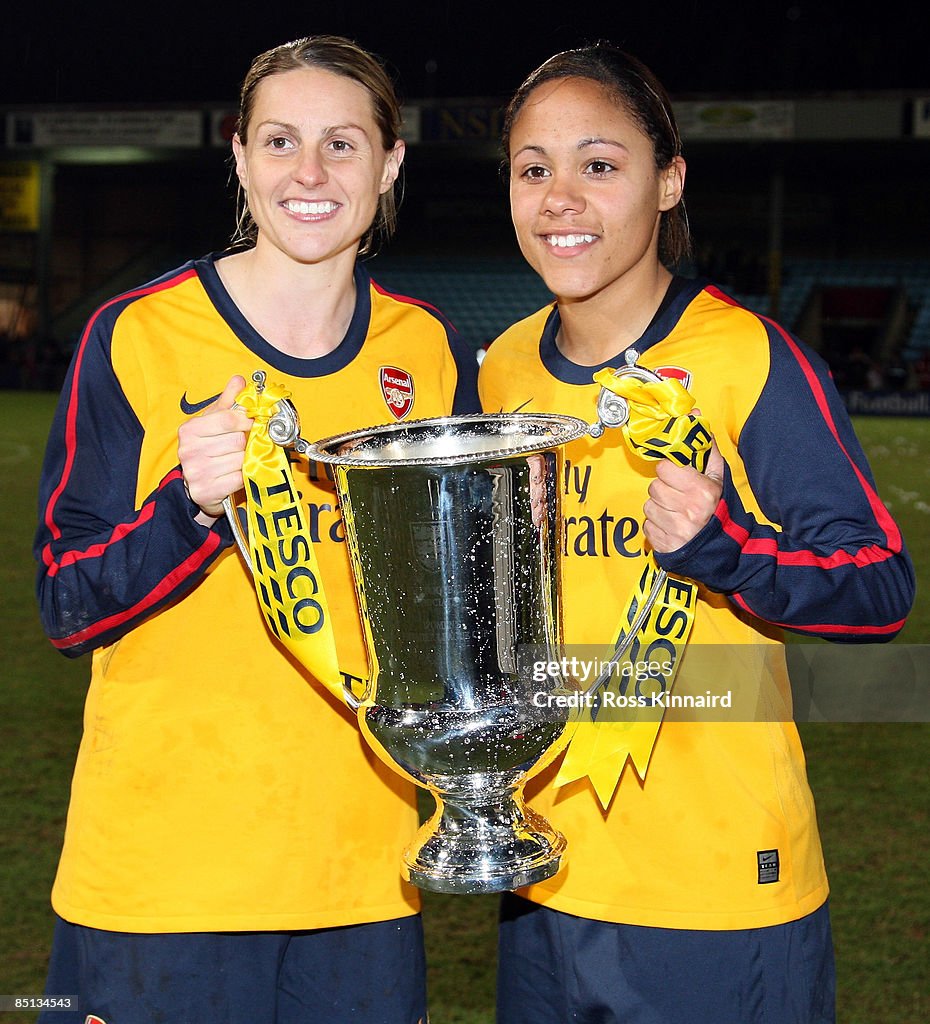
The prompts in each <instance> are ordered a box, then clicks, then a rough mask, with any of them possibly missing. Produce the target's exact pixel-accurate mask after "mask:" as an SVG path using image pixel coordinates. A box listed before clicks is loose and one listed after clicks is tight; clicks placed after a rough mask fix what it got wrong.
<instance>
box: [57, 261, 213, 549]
mask: <svg viewBox="0 0 930 1024" xmlns="http://www.w3.org/2000/svg"><path fill="white" fill-rule="evenodd" d="M196 276H197V271H196V270H194V269H193V268H192V269H190V270H185V271H184V273H182V274H178V275H177V277H172V278H169V279H168V280H166V281H162V282H161V283H160V284H155V285H150V286H148V287H146V288H137V289H136V290H135V291H131V292H124V293H123V294H122V295H117V296H116V297H115V298H112V299H110V301H109V302H105V303H104V304H103V305H102V306H101V307H100V308H99V309H98V310H97V312H96V313H94V315H93V316H92V317H91V318H90V320H89V321H88V322H87V326H86V327H85V328H84V333H83V334H82V335H81V340H80V343H79V345H78V354H77V358H76V360H75V363H74V374H73V375H72V378H71V393H70V395H69V396H68V412H67V414H66V416H65V465H64V469H63V470H62V474H61V480H60V481H59V484H58V486H57V487H56V488H55V490H54V491H52V494H51V496H50V497H49V499H48V504H47V505H46V506H45V513H44V517H43V518H44V520H45V525H46V526H47V527H48V531H49V533H50V534H51V536H52V540H58V538H59V537H60V536H61V530H60V528H59V527H58V524H57V523H56V522H55V505H56V504H57V503H58V499H59V498H60V497H61V495H62V493H63V492H64V489H65V487H66V486H67V483H68V479H69V477H70V476H71V470H72V469H73V467H74V457H75V453H76V452H77V415H78V391H79V388H78V382H79V380H80V375H81V366H82V364H83V362H84V351H85V349H86V347H87V339H88V338H89V337H90V332H91V331H92V330H93V327H94V325H95V324H96V322H97V319H98V318H99V317H100V315H101V314H102V313H104V312H105V311H106V310H107V309H109V308H110V307H111V306H112V305H114V304H115V303H117V302H125V301H126V300H127V299H137V298H140V297H142V296H144V295H154V294H155V293H156V292H160V291H164V290H165V289H166V288H173V287H175V286H176V285H179V284H182V283H183V282H184V281H187V280H188V279H189V278H191V277H196ZM42 559H43V561H44V562H45V563H46V564H47V565H51V564H52V563H53V561H54V558H53V557H52V555H51V545H50V544H49V545H46V547H45V550H44V551H43V552H42Z"/></svg>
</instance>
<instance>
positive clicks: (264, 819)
mask: <svg viewBox="0 0 930 1024" xmlns="http://www.w3.org/2000/svg"><path fill="white" fill-rule="evenodd" d="M355 281H356V288H357V305H356V311H355V316H354V318H353V320H352V323H351V325H350V327H349V329H348V331H347V333H346V336H345V338H344V340H343V341H342V343H341V344H340V345H339V346H338V347H337V348H336V349H335V350H334V351H333V352H332V353H330V354H329V355H327V356H325V357H322V358H319V359H297V358H293V357H290V356H287V355H284V354H282V353H280V352H279V351H277V350H276V349H274V348H273V347H272V346H270V345H269V344H268V343H267V342H266V341H265V340H264V339H263V338H261V337H260V336H259V335H258V334H257V333H256V332H255V331H254V330H253V329H252V327H251V326H250V325H249V324H248V323H247V322H246V320H245V319H244V318H243V316H242V315H241V313H240V312H239V311H238V309H237V308H236V307H235V306H234V304H233V303H232V301H231V300H230V298H229V296H228V294H227V293H226V291H225V289H224V288H223V285H222V283H221V281H220V279H219V276H218V275H217V272H216V268H215V265H214V258H212V257H210V258H206V259H202V260H198V261H195V262H193V263H191V264H188V265H186V266H185V267H182V268H180V269H179V270H178V271H175V272H173V273H171V274H169V275H166V276H165V277H164V278H162V279H160V280H159V281H157V282H154V283H153V284H151V285H148V286H145V287H143V288H140V289H138V290H137V291H135V292H131V293H128V294H126V295H124V296H120V297H118V298H117V299H114V300H113V301H112V302H111V303H108V304H107V305H106V306H105V307H103V308H102V309H101V310H100V311H99V312H98V313H97V314H96V315H95V316H94V318H93V319H92V320H91V322H90V324H89V325H88V328H87V330H86V332H85V335H84V337H83V338H82V340H81V343H80V345H79V348H78V350H77V352H76V355H75V359H74V362H73V365H72V368H71V371H70V373H69V376H68V379H67V381H66V384H65V389H64V392H63V395H62V399H61V403H60V406H59V410H58V414H57V415H56V419H55V423H54V425H53V429H52V437H51V443H50V445H49V452H48V455H47V458H46V463H45V467H44V471H43V479H42V486H41V490H42V493H41V523H40V527H39V533H38V536H37V541H36V550H37V555H38V557H39V560H40V567H41V568H40V580H39V594H40V602H41V606H42V611H43V617H44V621H45V624H46V628H47V630H48V632H49V634H50V636H51V638H52V640H53V643H55V644H56V646H58V647H59V648H61V649H62V650H63V651H65V653H70V654H76V653H81V652H83V651H85V650H89V649H93V650H94V654H93V670H92V680H91V684H90V690H89V693H88V697H87V703H86V711H85V718H84V736H83V740H82V743H81V747H80V752H79V754H78V760H77V766H76V770H75V775H74V782H73V788H72V796H71V805H70V809H69V813H68V822H67V828H66V834H65V840H64V849H63V853H62V857H61V862H60V866H59V870H58V875H57V878H56V881H55V886H54V891H53V904H54V907H55V910H56V911H57V912H58V914H60V915H61V916H62V917H63V918H65V919H66V920H68V921H72V922H76V923H79V924H84V925H89V926H92V927H95V928H103V929H110V930H120V931H133V932H158V931H231V930H282V929H307V928H320V927H328V926H335V925H345V924H355V923H361V922H365V921H374V920H388V919H391V918H394V917H400V916H404V915H407V914H410V913H413V912H415V911H416V910H417V908H418V896H417V893H416V890H414V889H413V888H412V887H410V886H408V885H406V884H405V883H403V882H402V880H401V876H400V863H401V854H402V850H403V848H404V845H405V844H406V843H407V842H408V841H409V840H410V838H411V837H412V835H413V833H414V831H415V830H416V827H417V813H416V808H415V800H414V792H413V788H412V787H411V786H409V785H408V784H407V783H405V782H403V781H401V779H400V778H399V777H398V776H397V775H395V774H394V773H392V772H391V771H390V770H389V769H388V768H387V767H385V766H384V765H383V764H382V763H381V762H380V761H379V760H378V758H377V757H375V756H374V755H373V754H372V753H371V751H370V750H369V749H368V748H367V746H366V745H365V743H364V741H363V740H362V738H361V736H360V733H359V730H358V727H357V723H356V721H355V719H354V716H353V715H352V714H351V713H349V712H348V710H347V709H346V708H345V707H344V706H341V705H339V704H338V702H337V701H336V700H334V699H333V698H332V697H331V696H330V695H329V694H328V692H327V691H326V690H325V689H324V688H323V687H322V686H321V685H320V684H318V683H317V682H316V680H314V679H312V678H309V677H308V676H307V675H306V674H304V673H303V672H302V671H301V670H300V669H299V667H298V666H297V665H296V664H295V663H294V662H293V661H292V660H291V659H290V658H289V657H288V656H287V655H286V654H285V653H284V651H283V649H282V648H281V647H280V646H279V645H278V644H277V643H276V642H275V641H274V640H273V638H272V637H271V635H270V633H269V632H268V630H267V629H266V626H265V623H264V621H263V618H262V616H261V613H260V611H259V608H258V604H257V599H256V595H255V590H254V586H253V582H252V579H251V577H250V575H249V573H248V570H247V569H246V567H245V565H244V563H243V560H242V559H241V557H240V556H239V552H238V551H237V549H236V548H235V546H234V545H233V544H232V537H231V533H230V531H229V528H228V525H227V524H226V523H225V521H224V520H220V521H219V522H218V523H217V524H216V525H215V526H214V527H213V528H212V529H210V530H206V529H204V528H203V527H200V526H199V525H198V524H196V523H194V522H193V515H194V512H195V511H196V510H195V509H193V508H192V506H191V503H190V501H189V499H187V497H186V495H185V493H184V490H183V481H182V480H181V479H180V473H179V472H178V469H177V465H176V464H177V461H178V459H177V443H178V442H177V431H178V427H179V425H180V424H181V422H183V420H184V418H185V416H189V415H195V414H196V413H197V412H198V411H199V410H200V409H202V408H205V407H206V406H208V405H209V404H210V403H211V402H212V401H213V400H214V399H215V398H216V396H217V395H218V394H219V393H220V392H221V391H222V390H223V388H224V387H225V385H226V382H227V381H228V380H229V378H230V377H231V376H232V375H234V374H241V375H243V376H244V377H246V379H248V377H249V375H250V374H251V373H252V372H253V371H255V370H258V369H261V370H264V371H266V373H267V375H268V379H269V381H275V382H280V383H282V384H284V385H285V386H286V387H287V388H288V389H289V390H290V391H291V392H292V399H293V402H294V404H295V406H296V408H297V410H298V412H299V414H300V417H301V433H302V435H303V436H304V437H305V438H307V439H309V440H316V439H318V438H321V437H326V436H329V435H332V434H336V433H340V432H343V431H346V430H350V429H355V428H360V427H366V426H370V425H373V424H376V423H385V422H393V421H394V420H396V419H402V418H403V419H412V418H420V417H426V416H439V415H446V414H449V413H450V412H452V411H453V410H455V411H474V409H475V407H476V404H477V397H476V393H475V390H474V386H475V375H476V372H477V371H476V364H475V360H474V356H473V354H472V353H471V352H469V351H468V350H467V349H466V348H465V346H464V345H463V344H462V343H461V342H460V341H459V340H458V339H456V338H455V336H454V332H452V331H451V329H450V328H449V325H448V324H447V323H446V322H445V321H444V320H443V319H442V317H441V316H440V315H438V314H437V313H436V312H435V311H434V310H431V309H429V308H426V307H424V306H423V305H422V304H418V303H416V302H415V301H413V300H408V299H400V298H398V297H395V296H392V295H390V294H388V293H386V292H385V291H384V290H382V289H380V288H379V287H378V286H377V285H375V284H374V283H373V282H372V281H371V280H370V278H369V277H368V275H367V273H366V272H365V271H364V269H363V268H361V267H358V268H357V269H356V278H355ZM293 469H294V476H295V481H296V484H297V487H298V488H299V490H300V492H301V495H302V498H303V501H304V504H305V506H306V511H307V516H308V524H309V530H310V534H311V539H312V540H313V542H314V543H315V544H316V549H317V553H318V558H319V564H320V569H321V575H322V577H323V581H324V585H325V588H326V593H327V598H328V600H329V604H330V608H331V611H332V616H333V621H334V625H335V630H336V642H337V649H338V654H339V661H340V668H341V670H342V671H343V672H344V673H345V675H346V676H347V677H353V676H354V677H359V678H361V677H364V676H366V674H367V666H366V659H365V653H364V648H363V643H362V638H361V630H360V626H359V622H358V614H357V608H356V599H355V594H354V589H353V585H352V579H351V574H350V569H349V563H348V557H347V553H346V545H345V538H344V534H343V528H342V521H341V518H340V514H339V508H338V505H337V501H336V494H335V489H334V486H333V483H332V481H331V479H330V476H329V474H328V473H327V472H326V471H324V468H323V467H321V466H316V465H308V464H307V462H306V461H303V460H300V459H297V458H295V460H294V466H293Z"/></svg>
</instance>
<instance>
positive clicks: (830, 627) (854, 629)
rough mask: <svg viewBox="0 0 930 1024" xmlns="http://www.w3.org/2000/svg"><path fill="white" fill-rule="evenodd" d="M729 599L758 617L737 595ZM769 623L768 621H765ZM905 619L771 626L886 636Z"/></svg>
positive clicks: (822, 632) (777, 623)
mask: <svg viewBox="0 0 930 1024" xmlns="http://www.w3.org/2000/svg"><path fill="white" fill-rule="evenodd" d="M730 599H731V600H732V601H733V602H734V603H735V604H738V605H739V606H740V608H742V609H744V610H745V611H747V612H749V614H750V615H755V616H756V618H759V616H758V615H756V613H755V612H754V611H753V610H752V608H751V607H750V606H749V605H748V604H747V603H746V601H745V600H744V599H743V598H742V597H740V595H739V594H730ZM766 621H770V620H766ZM905 621H906V620H905V619H900V620H899V621H898V622H891V623H889V624H888V625H887V626H845V625H842V624H837V623H834V622H829V623H820V624H817V625H807V626H799V625H797V624H796V623H791V624H790V625H789V624H787V623H785V622H773V623H772V625H773V626H781V627H783V628H784V629H790V630H793V631H794V632H796V633H798V632H799V633H820V634H824V633H837V634H840V635H843V636H849V635H853V636H888V635H889V634H890V635H894V634H895V633H898V632H899V631H900V630H901V629H902V628H903V627H904V623H905Z"/></svg>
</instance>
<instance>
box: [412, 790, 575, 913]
mask: <svg viewBox="0 0 930 1024" xmlns="http://www.w3.org/2000/svg"><path fill="white" fill-rule="evenodd" d="M434 796H436V804H437V808H436V813H435V814H434V815H433V817H432V818H430V820H429V821H428V822H426V824H424V825H423V826H422V827H421V828H420V831H419V832H418V833H417V835H416V837H415V838H414V840H413V842H412V843H411V844H410V846H409V847H408V848H407V850H406V852H405V854H404V865H403V874H404V877H405V878H406V879H407V881H409V882H411V883H412V884H413V885H415V886H417V887H418V888H420V889H426V890H428V891H430V892H448V893H462V894H465V895H476V894H479V893H492V892H507V891H509V890H512V889H520V888H522V887H523V886H525V885H532V884H533V883H535V882H542V881H543V880H544V879H546V878H550V877H551V876H552V875H554V874H555V873H556V872H557V871H558V870H559V868H560V867H561V864H562V855H563V854H564V852H565V848H566V842H565V837H564V836H563V835H562V834H561V832H557V831H556V830H555V829H554V828H553V827H552V826H551V825H550V824H549V822H547V821H546V820H545V818H543V817H542V816H541V815H539V814H537V813H536V812H535V811H533V810H531V809H530V808H528V807H525V806H522V800H514V799H513V797H512V796H511V795H510V794H508V797H507V798H506V799H504V800H502V801H501V802H500V804H498V805H496V806H489V805H487V804H483V805H482V806H481V807H480V808H476V807H468V806H463V805H461V804H459V805H454V804H452V803H451V802H450V801H449V800H448V798H446V799H445V800H441V799H440V798H439V797H438V796H437V795H436V794H435V793H434Z"/></svg>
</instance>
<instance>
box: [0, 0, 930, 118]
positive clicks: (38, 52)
mask: <svg viewBox="0 0 930 1024" xmlns="http://www.w3.org/2000/svg"><path fill="white" fill-rule="evenodd" d="M10 6H11V5H7V7H8V10H7V12H6V13H5V14H4V15H3V20H2V22H0V46H2V61H0V103H2V104H10V103H15V104H30V103H43V104H45V103H52V104H54V103H136V102H146V103H148V102H154V103H158V102H171V103H173V102H182V103H183V102H203V101H213V100H220V101H225V102H229V101H230V100H233V99H234V98H235V96H236V93H237V89H238V84H239V82H240V80H241V78H242V76H243V74H244V72H245V70H246V68H247V67H248V64H249V62H250V60H251V58H252V57H253V56H254V55H255V54H257V53H259V52H260V51H262V50H264V49H266V48H268V47H270V46H273V45H276V44H277V43H280V42H283V41H285V40H287V39H292V38H294V37H296V36H300V35H306V34H310V33H313V32H336V33H340V34H343V35H348V36H350V37H352V38H355V39H357V40H358V41H359V42H360V43H362V45H364V46H367V47H368V48H370V49H372V50H374V51H376V52H378V53H380V54H381V55H382V56H383V57H384V58H386V60H387V62H388V64H389V65H390V66H391V67H392V69H393V71H394V74H395V77H396V78H397V79H398V81H399V85H400V88H401V91H402V93H403V95H404V96H405V97H407V98H410V99H418V98H421V97H425V96H428V95H431V94H432V95H437V96H445V97H450V96H479V95H484V96H497V95H500V96H504V95H507V94H508V93H510V92H511V91H512V90H513V89H514V88H515V87H516V85H518V84H519V81H520V79H521V78H522V77H523V76H524V75H525V74H526V72H528V71H529V70H531V69H532V68H533V67H534V66H536V65H537V64H538V63H540V62H541V61H542V60H544V59H545V58H546V57H548V56H549V55H550V54H552V53H554V52H556V51H558V50H561V49H565V48H567V47H571V46H577V45H580V44H583V43H585V42H587V41H592V40H595V39H597V38H599V37H603V38H608V39H610V40H611V41H612V42H615V43H617V44H619V45H621V46H624V47H625V48H627V49H629V50H631V51H632V52H634V53H636V54H637V55H638V56H640V57H642V58H643V59H644V60H645V61H646V62H647V63H648V64H651V65H652V67H653V68H654V69H655V70H656V71H657V72H658V74H659V76H660V78H662V80H663V81H664V82H665V84H666V86H667V87H668V88H669V90H670V92H672V94H673V96H674V95H675V94H678V95H681V94H688V93H701V92H703V93H717V94H725V93H729V94H733V93H737V94H739V93H742V94H746V93H756V94H759V93H766V92H809V91H818V92H820V91H836V90H843V91H846V90H867V91H872V90H884V89H911V90H913V89H918V90H923V89H926V90H927V91H928V92H930V56H928V53H930V45H928V44H930V33H928V31H927V29H928V28H930V15H928V13H927V10H928V9H927V5H925V4H924V3H923V2H920V3H914V4H902V5H899V4H896V3H884V4H881V5H875V6H874V7H873V8H869V9H868V11H867V16H866V17H862V16H860V13H859V11H858V8H859V5H858V4H853V3H834V2H823V3H813V2H806V0H798V2H797V3H789V2H784V0H783V2H772V0H759V2H756V3H753V2H752V0H745V2H743V3H710V2H705V3H701V2H697V0H686V2H680V3H673V2H671V0H652V2H648V3H645V2H635V3H630V2H623V0H613V2H610V0H606V2H605V0H565V2H564V3H562V4H559V5H556V4H548V3H539V2H533V0H521V2H519V3H511V4H507V3H503V2H500V3H485V2H481V3H479V2H474V3H469V2H467V0H458V2H449V0H434V2H432V3H423V2H420V0H411V2H407V3H405V2H404V0H395V2H394V3H388V2H387V0H382V2H379V3H370V2H365V0H354V2H344V0H330V2H328V3H327V2H325V0H322V2H318V3H316V4H313V3H310V2H307V0H304V2H303V3H299V4H298V3H293V2H288V0H280V2H276V0H270V2H265V3H262V2H260V0H259V2H258V3H254V2H253V3H252V4H249V5H248V7H246V5H243V6H242V7H239V6H238V5H234V4H225V5H218V4H211V3H197V0H187V2H186V3H181V2H179V0H164V2H158V0H149V2H148V3H147V4H146V5H145V6H144V7H143V6H142V5H141V4H139V5H137V4H133V3H132V0H120V2H113V0H99V2H94V0H90V2H87V3H83V4H82V3H78V2H72V3H70V4H67V5H66V4H64V3H55V4H52V3H48V2H44V0H38V2H34V3H29V0H18V3H17V6H16V7H15V8H14V9H13V10H9V7H10ZM243 12H246V13H243ZM431 66H432V67H434V68H435V70H434V71H432V73H431V72H430V71H429V70H428V67H431Z"/></svg>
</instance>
